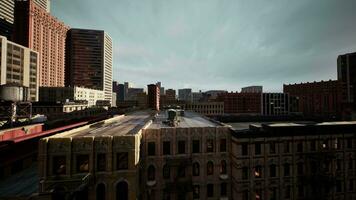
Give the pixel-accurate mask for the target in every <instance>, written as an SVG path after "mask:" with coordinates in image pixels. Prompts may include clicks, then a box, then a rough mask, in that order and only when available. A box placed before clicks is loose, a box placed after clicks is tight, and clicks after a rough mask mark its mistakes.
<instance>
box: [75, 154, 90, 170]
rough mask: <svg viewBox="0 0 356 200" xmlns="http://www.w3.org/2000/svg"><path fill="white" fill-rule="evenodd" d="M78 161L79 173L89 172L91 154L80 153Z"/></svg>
mask: <svg viewBox="0 0 356 200" xmlns="http://www.w3.org/2000/svg"><path fill="white" fill-rule="evenodd" d="M76 162H77V167H76V169H77V172H78V173H84V172H89V155H78V156H77V157H76Z"/></svg>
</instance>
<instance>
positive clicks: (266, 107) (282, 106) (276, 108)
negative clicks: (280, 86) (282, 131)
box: [261, 93, 290, 116]
mask: <svg viewBox="0 0 356 200" xmlns="http://www.w3.org/2000/svg"><path fill="white" fill-rule="evenodd" d="M261 105H262V112H261V114H262V115H265V116H270V115H289V111H290V99H289V94H286V93H263V94H262V104H261Z"/></svg>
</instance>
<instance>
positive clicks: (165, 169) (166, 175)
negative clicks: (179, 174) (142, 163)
mask: <svg viewBox="0 0 356 200" xmlns="http://www.w3.org/2000/svg"><path fill="white" fill-rule="evenodd" d="M170 177H171V169H170V168H169V166H168V165H164V166H163V178H164V179H169V178H170Z"/></svg>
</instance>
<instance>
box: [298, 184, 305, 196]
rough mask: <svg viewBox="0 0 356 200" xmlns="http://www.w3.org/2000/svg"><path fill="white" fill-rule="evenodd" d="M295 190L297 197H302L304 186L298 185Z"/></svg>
mask: <svg viewBox="0 0 356 200" xmlns="http://www.w3.org/2000/svg"><path fill="white" fill-rule="evenodd" d="M297 190H298V197H304V186H303V185H298V186H297Z"/></svg>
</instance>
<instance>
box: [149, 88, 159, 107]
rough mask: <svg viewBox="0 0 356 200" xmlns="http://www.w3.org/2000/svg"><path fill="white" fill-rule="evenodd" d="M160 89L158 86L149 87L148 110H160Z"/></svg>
mask: <svg viewBox="0 0 356 200" xmlns="http://www.w3.org/2000/svg"><path fill="white" fill-rule="evenodd" d="M159 92H160V89H159V87H158V86H157V85H156V84H150V85H147V104H148V108H151V109H153V110H159V99H160V94H159Z"/></svg>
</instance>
